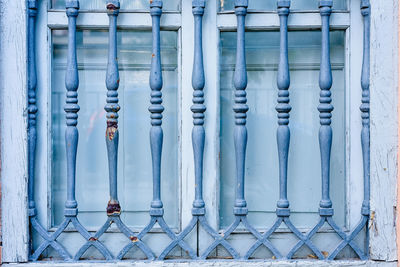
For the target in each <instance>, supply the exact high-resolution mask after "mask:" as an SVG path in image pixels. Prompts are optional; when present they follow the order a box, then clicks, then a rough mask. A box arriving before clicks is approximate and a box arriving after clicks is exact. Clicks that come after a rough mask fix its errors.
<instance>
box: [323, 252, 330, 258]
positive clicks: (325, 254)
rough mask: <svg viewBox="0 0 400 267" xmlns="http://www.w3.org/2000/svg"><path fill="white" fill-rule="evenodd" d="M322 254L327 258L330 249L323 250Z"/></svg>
mask: <svg viewBox="0 0 400 267" xmlns="http://www.w3.org/2000/svg"><path fill="white" fill-rule="evenodd" d="M321 253H322V255H324V257H325V258H328V256H329V252H328V251H321Z"/></svg>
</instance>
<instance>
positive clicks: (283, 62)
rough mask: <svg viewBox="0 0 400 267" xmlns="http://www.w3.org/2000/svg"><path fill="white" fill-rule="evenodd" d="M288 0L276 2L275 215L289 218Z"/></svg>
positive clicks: (289, 107)
mask: <svg viewBox="0 0 400 267" xmlns="http://www.w3.org/2000/svg"><path fill="white" fill-rule="evenodd" d="M289 8H290V0H279V1H278V14H279V19H280V35H281V40H280V56H279V58H280V59H279V67H278V79H277V85H278V89H279V92H278V104H277V105H276V108H275V109H276V111H277V112H278V125H279V126H278V129H277V132H276V138H277V143H278V154H279V200H278V203H277V215H278V216H282V215H287V216H289V212H290V211H289V201H288V199H287V171H288V157H289V144H290V129H289V126H288V125H289V116H290V115H289V112H290V111H291V109H292V107H291V106H290V104H289V101H290V99H289V86H290V72H289V56H288V25H287V23H288V16H289V12H290V9H289Z"/></svg>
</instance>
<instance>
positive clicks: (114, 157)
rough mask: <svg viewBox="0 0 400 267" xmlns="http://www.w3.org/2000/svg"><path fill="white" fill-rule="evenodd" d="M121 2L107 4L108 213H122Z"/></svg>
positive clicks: (115, 1)
mask: <svg viewBox="0 0 400 267" xmlns="http://www.w3.org/2000/svg"><path fill="white" fill-rule="evenodd" d="M119 8H120V3H119V1H118V0H112V1H109V3H108V4H107V10H108V17H109V20H110V25H109V43H108V65H107V76H106V86H107V100H106V101H107V104H106V106H105V107H104V109H105V111H106V112H107V130H106V145H107V155H108V169H109V186H110V201H109V202H108V205H107V215H117V214H120V213H121V207H120V205H119V201H118V194H117V177H118V176H117V169H118V141H119V131H118V111H119V110H120V106H119V105H118V87H119V71H118V59H117V17H118V14H119Z"/></svg>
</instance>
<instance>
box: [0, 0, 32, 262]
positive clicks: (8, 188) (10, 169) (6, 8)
mask: <svg viewBox="0 0 400 267" xmlns="http://www.w3.org/2000/svg"><path fill="white" fill-rule="evenodd" d="M0 8H1V14H0V18H1V23H0V29H1V37H0V40H1V41H0V42H1V43H0V92H1V111H0V114H1V115H0V116H1V163H2V168H1V183H2V190H3V192H2V201H1V207H2V218H1V219H2V227H3V255H2V260H3V262H24V261H26V260H27V258H28V254H27V248H28V231H27V229H28V227H27V226H28V218H27V212H28V209H27V130H26V129H27V118H26V115H27V114H26V108H27V98H26V90H27V84H26V80H27V79H26V67H27V66H26V60H27V48H26V43H27V40H26V30H25V29H26V26H27V25H26V23H27V20H26V4H25V0H14V1H9V0H1V1H0Z"/></svg>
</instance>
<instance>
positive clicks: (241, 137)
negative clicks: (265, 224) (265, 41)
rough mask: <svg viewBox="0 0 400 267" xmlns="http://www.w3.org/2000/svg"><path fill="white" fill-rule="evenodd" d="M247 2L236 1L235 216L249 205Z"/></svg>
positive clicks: (243, 212) (245, 211)
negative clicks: (247, 171)
mask: <svg viewBox="0 0 400 267" xmlns="http://www.w3.org/2000/svg"><path fill="white" fill-rule="evenodd" d="M247 6H248V1H247V0H236V1H235V14H236V18H237V48H236V66H235V74H234V78H233V80H234V86H235V88H236V91H235V104H234V105H233V111H234V112H235V128H234V143H235V155H236V199H235V207H234V213H235V215H246V214H247V203H246V200H245V198H244V179H245V162H246V160H245V159H246V147H247V127H246V118H247V115H246V113H247V111H248V110H249V107H248V106H247V104H246V103H247V98H246V91H245V90H246V87H247V71H246V51H245V16H246V14H247Z"/></svg>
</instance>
